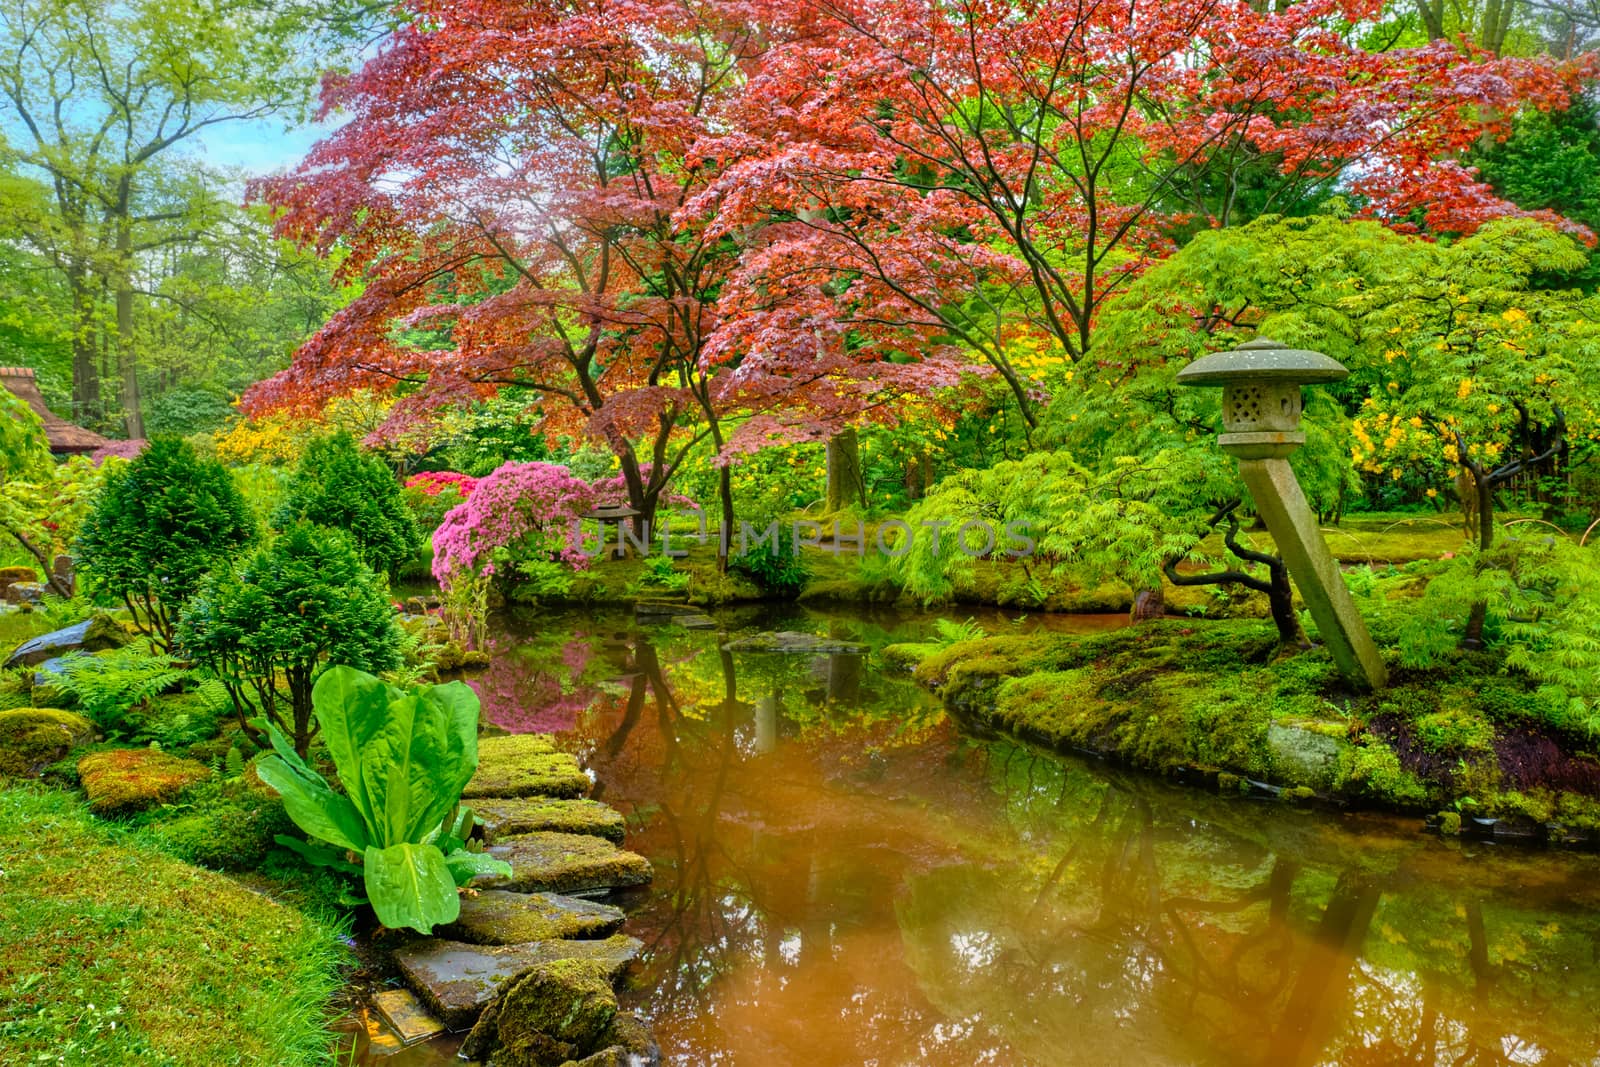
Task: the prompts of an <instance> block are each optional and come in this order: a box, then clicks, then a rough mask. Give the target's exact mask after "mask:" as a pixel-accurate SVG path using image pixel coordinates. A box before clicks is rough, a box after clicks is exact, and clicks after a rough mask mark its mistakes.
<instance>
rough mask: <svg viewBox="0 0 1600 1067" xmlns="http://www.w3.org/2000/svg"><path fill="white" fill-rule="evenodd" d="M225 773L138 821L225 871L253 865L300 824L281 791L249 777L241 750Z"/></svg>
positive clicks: (182, 852) (193, 858)
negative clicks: (294, 820)
mask: <svg viewBox="0 0 1600 1067" xmlns="http://www.w3.org/2000/svg"><path fill="white" fill-rule="evenodd" d="M228 752H229V756H230V759H229V760H228V761H226V762H225V763H224V773H223V774H219V775H215V776H213V777H211V778H208V779H206V780H205V781H203V782H199V783H197V784H195V785H192V786H190V787H189V788H188V789H186V790H184V792H183V793H182V795H181V796H179V798H178V799H177V800H176V801H175V802H174V803H172V804H167V805H163V806H162V807H160V808H157V809H155V810H154V811H151V812H149V813H147V814H145V815H143V816H141V817H138V818H136V819H135V820H134V822H135V824H136V825H139V826H142V827H143V828H144V831H145V834H146V835H147V836H148V837H149V838H150V839H151V840H152V841H154V842H155V843H156V844H157V845H159V846H160V847H161V849H162V850H163V851H165V852H168V853H171V854H172V855H174V856H177V857H178V858H179V859H182V860H187V861H188V862H190V863H197V864H200V865H201V866H203V867H211V868H213V869H215V870H222V871H240V870H253V869H254V868H256V867H258V866H260V865H261V863H262V861H264V860H265V859H266V858H267V855H268V853H269V852H270V851H271V850H272V848H273V846H274V844H275V841H276V838H277V837H278V836H279V835H281V834H287V833H292V832H293V831H294V824H293V822H292V821H291V820H290V819H289V816H288V814H287V813H286V812H285V811H284V807H283V801H282V799H281V798H279V797H278V795H277V794H276V793H275V792H273V791H271V790H269V789H266V788H263V786H262V785H261V784H260V783H259V782H254V783H252V782H251V781H250V780H249V778H248V777H247V776H246V769H245V766H244V762H243V760H242V759H241V758H240V757H239V754H238V749H229V750H228Z"/></svg>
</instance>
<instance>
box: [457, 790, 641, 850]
mask: <svg viewBox="0 0 1600 1067" xmlns="http://www.w3.org/2000/svg"><path fill="white" fill-rule="evenodd" d="M472 810H473V813H474V814H476V815H477V816H478V821H479V822H481V823H482V824H483V832H484V837H485V838H486V839H487V840H488V841H489V842H490V843H491V844H493V843H494V842H495V841H497V840H499V839H500V838H502V837H507V836H509V835H511V834H529V833H533V832H535V831H538V830H553V831H555V832H556V833H562V834H592V835H593V836H595V837H603V838H605V839H606V840H607V841H614V842H616V843H617V844H619V845H620V844H622V831H623V820H622V813H621V812H619V811H617V810H616V809H615V808H613V807H611V806H610V805H608V804H602V803H600V802H599V801H598V800H547V799H544V798H542V797H512V798H508V799H504V800H495V799H485V800H476V801H473V803H472Z"/></svg>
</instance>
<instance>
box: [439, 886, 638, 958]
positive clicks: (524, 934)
mask: <svg viewBox="0 0 1600 1067" xmlns="http://www.w3.org/2000/svg"><path fill="white" fill-rule="evenodd" d="M625 917H626V916H624V915H623V912H622V909H621V908H614V907H612V906H611V905H609V904H600V903H597V902H595V901H592V900H580V899H578V898H577V897H564V896H561V895H559V894H556V893H511V892H507V891H506V890H503V889H486V890H484V891H483V892H481V893H477V894H469V895H466V896H463V897H462V898H461V915H460V916H459V917H458V918H457V919H456V921H455V922H453V923H450V924H449V925H448V926H444V927H441V928H440V929H439V935H440V936H441V937H448V938H450V939H452V940H454V941H465V942H468V943H469V944H474V945H520V944H525V943H527V942H529V941H555V940H567V939H572V940H585V939H592V938H598V937H610V936H611V935H612V934H614V933H616V932H617V929H618V928H619V927H621V926H622V920H623V919H624V918H625Z"/></svg>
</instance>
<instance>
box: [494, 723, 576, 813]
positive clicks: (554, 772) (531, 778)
mask: <svg viewBox="0 0 1600 1067" xmlns="http://www.w3.org/2000/svg"><path fill="white" fill-rule="evenodd" d="M589 786H590V782H589V776H588V775H586V774H584V773H583V770H582V768H580V767H579V766H578V761H577V760H576V759H574V758H573V757H572V756H570V755H568V754H567V753H565V752H557V751H556V750H555V746H554V745H553V744H551V742H550V739H549V738H548V737H546V736H544V735H543V734H510V735H506V736H501V737H485V738H480V739H479V741H478V771H477V773H476V774H474V775H473V776H472V781H470V782H468V783H467V788H466V790H465V791H464V792H463V793H462V796H463V797H465V798H468V799H478V798H481V797H533V796H545V797H566V798H571V797H581V796H583V795H585V794H586V793H588V792H589Z"/></svg>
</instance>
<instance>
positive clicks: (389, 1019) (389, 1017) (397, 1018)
mask: <svg viewBox="0 0 1600 1067" xmlns="http://www.w3.org/2000/svg"><path fill="white" fill-rule="evenodd" d="M372 1006H373V1007H374V1008H376V1009H377V1012H378V1014H379V1015H381V1016H383V1021H384V1022H386V1023H388V1024H389V1026H390V1028H391V1029H393V1030H394V1032H395V1034H396V1035H398V1036H399V1038H400V1043H401V1045H403V1046H407V1045H415V1044H416V1043H417V1042H419V1041H426V1040H427V1039H428V1038H430V1037H435V1036H437V1035H439V1034H442V1033H444V1023H442V1022H440V1021H439V1019H438V1017H437V1016H435V1015H434V1014H433V1013H432V1012H431V1011H429V1010H428V1009H427V1008H424V1007H423V1006H422V1004H421V1003H420V1002H418V1000H417V998H416V995H415V994H414V993H412V992H411V990H409V989H385V990H382V991H381V992H378V993H374V994H373V995H372Z"/></svg>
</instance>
